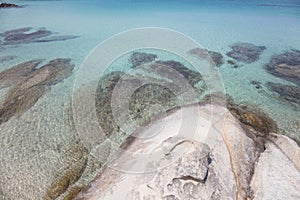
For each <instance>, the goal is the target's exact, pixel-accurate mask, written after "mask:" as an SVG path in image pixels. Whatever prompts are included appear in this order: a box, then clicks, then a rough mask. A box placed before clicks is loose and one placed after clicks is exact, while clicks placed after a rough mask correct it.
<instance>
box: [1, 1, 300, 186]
mask: <svg viewBox="0 0 300 200" xmlns="http://www.w3.org/2000/svg"><path fill="white" fill-rule="evenodd" d="M9 2H14V3H17V4H26V5H27V6H25V7H24V8H20V9H1V10H0V32H4V31H5V30H9V29H14V28H21V27H27V26H30V27H34V28H40V27H46V28H47V29H48V30H51V31H54V32H58V33H60V34H62V35H78V36H80V37H79V38H76V39H71V40H66V41H59V42H48V43H30V44H21V45H16V46H11V47H7V48H5V49H2V50H1V55H13V56H16V58H15V59H14V60H11V61H7V62H2V63H0V71H2V70H4V69H7V68H9V67H11V66H13V65H15V64H18V63H20V62H24V61H28V60H31V59H45V60H50V59H54V58H61V57H62V58H71V59H72V62H73V63H75V66H76V67H75V68H76V70H77V69H78V68H79V67H80V65H81V64H82V62H83V61H84V59H85V58H86V56H88V55H89V53H90V52H91V51H92V49H93V48H94V47H96V45H98V44H99V43H100V42H102V41H104V40H105V39H107V38H109V37H110V36H112V35H114V34H117V33H119V32H122V31H126V30H129V29H133V28H141V27H162V28H170V29H173V30H176V31H179V32H181V33H183V34H186V35H187V36H189V37H191V38H193V39H194V40H196V41H197V42H198V43H199V44H200V45H201V46H202V47H203V48H206V49H209V50H212V51H216V52H220V53H222V54H223V56H225V60H228V59H229V58H228V57H226V55H225V53H226V52H228V51H229V50H230V47H229V46H230V45H231V44H233V43H235V42H250V43H253V44H256V45H264V46H266V47H267V49H266V50H265V51H264V52H263V54H262V55H261V57H260V59H259V60H258V61H257V62H254V63H252V64H244V66H243V67H241V68H237V69H236V68H233V67H232V66H230V65H229V64H227V63H225V64H224V65H222V66H221V67H220V68H218V70H219V73H220V75H221V77H222V79H223V81H224V85H225V91H226V93H228V94H230V95H231V96H233V98H234V100H235V101H237V102H240V103H245V104H254V105H257V106H259V108H261V109H262V110H263V111H265V112H266V113H268V114H269V115H270V116H271V117H272V118H273V119H275V120H276V122H277V123H278V125H279V127H280V129H281V131H282V132H284V133H286V134H287V135H290V136H292V137H294V138H298V139H299V138H300V130H299V129H300V121H299V119H300V113H299V110H297V109H295V108H294V107H292V106H290V105H288V104H287V103H285V102H282V101H280V100H278V99H277V98H276V94H274V93H272V92H270V91H268V90H267V89H266V88H263V90H257V89H256V88H255V87H254V86H253V85H251V84H250V81H252V80H255V81H260V82H262V83H266V82H268V81H272V82H279V83H285V84H291V85H292V83H290V82H288V81H284V80H282V79H279V78H277V77H275V76H272V75H270V74H269V73H267V72H266V71H265V70H264V69H263V65H264V64H265V63H267V62H268V61H269V59H270V57H271V56H272V55H273V54H276V53H281V52H283V51H285V50H289V49H300V39H299V35H300V1H298V0H263V1H260V0H255V1H248V0H212V1H209V0H203V1H201V0H188V1H179V0H176V1H171V0H164V1H159V0H154V1H146V0H118V1H109V0H99V1H97V0H92V1H84V0H74V1H72V0H69V1H67V0H65V1H25V0H24V1H9ZM145 39H147V38H146V37H145ZM159 56H160V58H162V59H165V60H168V59H174V58H172V57H168V56H165V55H159ZM124 66H126V67H128V57H123V58H121V59H120V60H118V61H116V62H115V63H113V66H112V68H117V69H121V70H122V67H124ZM76 70H75V74H74V76H73V77H72V78H71V79H68V80H67V81H65V82H64V83H62V84H61V85H57V86H55V87H54V88H53V89H52V90H51V92H50V93H49V94H47V95H46V96H45V97H43V99H44V100H43V101H44V103H45V102H46V103H47V105H48V106H49V108H43V109H41V110H39V109H36V110H35V111H32V112H31V113H30V114H28V117H31V118H32V119H33V120H34V119H39V120H41V121H43V120H44V121H45V123H44V125H45V126H47V125H49V127H45V128H43V130H48V129H53V128H54V129H55V128H57V126H58V128H57V129H59V130H60V134H65V132H63V131H62V130H64V131H67V128H65V129H64V128H59V125H57V126H56V125H55V123H56V122H55V121H56V120H55V118H59V117H61V116H62V115H64V114H63V111H62V110H63V109H65V108H59V106H58V104H59V105H62V104H68V102H69V99H70V96H71V93H72V86H73V80H74V78H75V77H76ZM1 95H2V93H1ZM1 95H0V97H1ZM48 106H47V107H48ZM51 106H53V110H54V112H49V110H51ZM42 111H43V112H47V111H48V112H49V113H48V114H47V115H44V116H43V115H42V116H43V117H45V116H50V117H49V119H44V118H43V119H40V118H39V117H38V116H36V117H33V115H34V114H36V113H34V112H42ZM55 111H57V112H55ZM51 113H53V115H52V116H51ZM31 114H33V115H31ZM37 115H39V114H37ZM34 116H35V115H34ZM24 118H25V117H24ZM50 119H53V121H52V122H50V121H51V120H50ZM57 120H58V121H59V119H57ZM50 124H51V125H50ZM7 126H8V125H7ZM7 126H5V127H4V128H3V126H2V128H1V129H2V131H1V132H3V131H7V130H9V127H7ZM62 126H63V125H62ZM11 129H15V128H12V127H11ZM18 130H19V129H18ZM32 130H35V129H32ZM12 132H13V133H15V130H14V131H12ZM33 132H34V131H33ZM46 132H47V131H46ZM58 135H59V134H58ZM34 136H35V134H32V135H31V136H28V138H29V139H28V141H27V142H28V144H27V145H29V146H30V141H32V140H33V139H32V138H34ZM44 136H45V137H46V138H48V139H49V140H50V139H51V141H52V140H54V141H55V140H56V139H55V137H56V135H55V134H53V135H46V134H45V135H44ZM39 137H41V136H39ZM59 137H62V138H64V139H66V140H68V136H66V137H64V136H61V135H60V136H59ZM4 138H5V137H4ZM39 140H40V142H41V141H43V140H44V139H39ZM45 143H47V142H45ZM53 143H55V142H53ZM41 144H43V142H41ZM47 144H48V143H47ZM41 148H42V147H41ZM42 149H47V147H43V148H42ZM26 151H27V150H26ZM0 152H1V151H0ZM26 155H30V153H27V154H26ZM7 162H9V161H7ZM0 189H1V188H0ZM0 192H1V190H0Z"/></svg>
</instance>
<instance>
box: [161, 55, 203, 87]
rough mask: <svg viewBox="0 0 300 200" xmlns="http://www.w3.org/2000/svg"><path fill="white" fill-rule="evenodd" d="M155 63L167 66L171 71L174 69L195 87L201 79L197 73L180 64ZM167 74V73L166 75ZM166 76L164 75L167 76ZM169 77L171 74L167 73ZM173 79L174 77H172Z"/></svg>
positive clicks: (173, 62) (170, 62)
mask: <svg viewBox="0 0 300 200" xmlns="http://www.w3.org/2000/svg"><path fill="white" fill-rule="evenodd" d="M156 63H158V64H162V65H165V66H168V67H170V68H172V69H175V70H176V71H178V72H179V73H180V74H181V75H182V76H184V78H185V79H186V80H187V81H188V82H189V83H190V84H191V85H192V86H195V85H196V84H197V83H199V82H200V81H201V80H203V79H202V75H201V74H200V73H199V72H196V71H193V70H191V69H189V68H187V67H186V66H184V65H183V64H182V63H180V62H177V61H173V60H170V61H157V62H156ZM167 74H168V73H167ZM167 74H166V75H167ZM169 74H171V76H172V75H173V73H172V72H169ZM173 78H174V77H173Z"/></svg>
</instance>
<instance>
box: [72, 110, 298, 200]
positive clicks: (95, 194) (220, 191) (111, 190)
mask: <svg viewBox="0 0 300 200" xmlns="http://www.w3.org/2000/svg"><path fill="white" fill-rule="evenodd" d="M212 116H213V118H214V119H213V120H212V121H211V119H212V118H211V117H212ZM196 127H198V128H196ZM157 130H158V131H157ZM153 131H154V132H155V135H151V137H145V136H147V135H149V134H150V133H153ZM205 133H208V134H207V135H206V134H205ZM203 135H206V136H207V137H203ZM263 138H264V140H265V142H264V147H265V148H264V149H263V150H262V149H261V148H260V147H257V145H256V142H255V141H253V140H252V139H251V138H250V137H248V136H247V133H246V132H245V131H244V129H243V128H242V127H241V126H240V123H239V121H238V120H237V119H236V118H234V117H233V116H232V115H231V114H230V112H229V111H228V110H226V109H224V108H222V107H220V106H217V105H207V104H206V105H193V106H188V107H185V108H182V109H179V110H177V111H174V112H171V113H169V115H168V116H167V117H163V118H160V119H158V120H157V121H156V123H152V124H150V125H147V126H146V127H143V128H139V129H138V130H137V131H136V133H135V139H134V140H127V141H125V142H124V143H125V144H123V145H122V146H121V149H120V150H119V151H118V152H117V153H116V155H115V157H114V159H113V160H112V161H111V162H110V163H108V166H107V167H105V168H104V169H103V170H102V171H101V173H100V174H99V176H98V177H97V179H95V180H94V181H93V182H92V183H91V184H90V186H89V187H87V188H86V189H85V190H83V191H82V192H81V193H79V194H78V196H77V197H76V198H75V199H119V198H120V197H122V199H197V200H198V199H273V198H274V195H275V194H278V196H277V195H276V198H277V197H278V198H279V199H298V198H299V197H300V192H299V190H298V189H297V187H298V186H299V183H300V178H299V177H300V176H299V175H300V171H299V170H300V169H299V166H300V159H299V158H300V156H299V155H300V154H299V152H300V150H299V147H298V146H297V144H296V143H295V142H293V141H292V140H291V139H288V138H287V137H285V136H281V135H278V134H269V135H265V137H263ZM132 172H134V173H132ZM138 172H139V173H138ZM143 172H144V173H143ZM270 180H271V181H270ZM283 185H284V186H283ZM286 191H289V192H288V193H287V192H286Z"/></svg>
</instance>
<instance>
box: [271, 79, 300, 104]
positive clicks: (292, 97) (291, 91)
mask: <svg viewBox="0 0 300 200" xmlns="http://www.w3.org/2000/svg"><path fill="white" fill-rule="evenodd" d="M267 87H268V88H269V90H271V91H273V92H276V93H278V94H279V96H280V98H281V99H282V100H284V101H287V102H289V103H290V104H292V105H294V106H296V107H299V108H300V88H299V87H296V86H292V85H284V84H281V83H272V82H268V83H267Z"/></svg>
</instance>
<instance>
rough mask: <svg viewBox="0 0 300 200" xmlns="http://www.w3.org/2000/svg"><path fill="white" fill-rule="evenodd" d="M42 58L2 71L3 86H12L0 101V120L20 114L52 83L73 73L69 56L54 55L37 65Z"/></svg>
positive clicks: (1, 81) (0, 80) (6, 119)
mask: <svg viewBox="0 0 300 200" xmlns="http://www.w3.org/2000/svg"><path fill="white" fill-rule="evenodd" d="M39 63H40V61H30V62H26V63H22V64H19V65H17V66H15V67H13V68H11V69H8V70H6V71H4V72H1V74H0V76H1V77H2V78H1V79H0V85H1V87H8V86H11V89H10V90H9V91H8V93H7V94H6V96H5V97H4V99H3V102H1V104H0V124H1V123H3V122H6V121H8V120H9V119H10V118H11V117H13V116H16V117H18V116H20V115H22V114H23V113H24V112H26V111H27V110H28V109H29V108H31V107H32V106H33V105H34V104H35V103H36V102H37V101H38V99H39V98H40V97H42V96H43V95H44V94H45V93H46V92H47V90H48V89H50V86H52V85H55V84H57V83H59V82H60V81H62V80H63V79H65V78H67V77H68V76H70V75H71V73H72V71H73V67H74V66H73V64H71V60H70V59H55V60H51V61H50V62H49V63H48V64H46V65H43V66H42V67H40V68H37V66H38V64H39Z"/></svg>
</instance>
